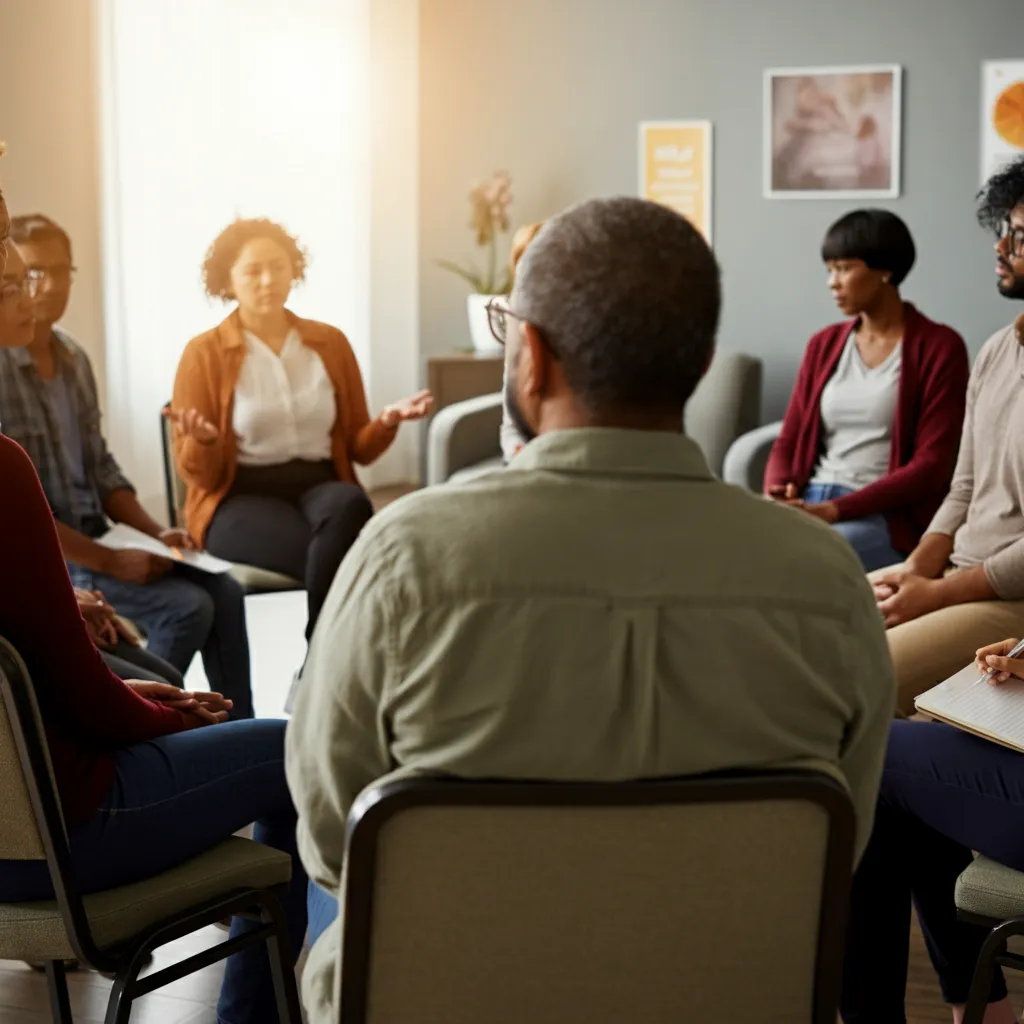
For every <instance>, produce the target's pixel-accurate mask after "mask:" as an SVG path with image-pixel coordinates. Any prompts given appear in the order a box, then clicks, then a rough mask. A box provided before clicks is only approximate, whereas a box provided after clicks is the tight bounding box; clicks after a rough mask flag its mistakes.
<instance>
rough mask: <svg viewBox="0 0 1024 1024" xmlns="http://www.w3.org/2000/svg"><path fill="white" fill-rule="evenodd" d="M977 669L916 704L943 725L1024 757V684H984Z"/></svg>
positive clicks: (970, 668)
mask: <svg viewBox="0 0 1024 1024" xmlns="http://www.w3.org/2000/svg"><path fill="white" fill-rule="evenodd" d="M980 680H981V675H980V673H979V672H978V669H977V667H976V666H975V665H968V666H967V668H965V669H962V670H961V671H960V672H957V674H956V675H955V676H950V677H949V679H947V680H946V681H945V682H944V683H939V685H938V686H935V687H933V688H932V689H930V690H928V691H927V692H925V693H922V694H921V696H920V697H918V698H917V700H915V701H914V707H916V708H917V710H918V711H920V712H922V713H923V714H926V715H928V716H929V717H931V718H935V719H937V720H938V721H940V722H948V723H949V724H950V725H955V726H957V727H958V728H960V729H963V730H964V731H965V732H971V733H974V734H975V735H976V736H983V737H984V738H985V739H987V740H992V741H994V742H995V743H1001V744H1002V745H1003V746H1004V747H1010V748H1012V749H1013V750H1019V751H1021V752H1022V753H1024V681H1021V680H1019V679H1010V680H1008V681H1007V682H1005V683H1000V684H999V685H998V686H993V685H992V683H989V682H982V681H980Z"/></svg>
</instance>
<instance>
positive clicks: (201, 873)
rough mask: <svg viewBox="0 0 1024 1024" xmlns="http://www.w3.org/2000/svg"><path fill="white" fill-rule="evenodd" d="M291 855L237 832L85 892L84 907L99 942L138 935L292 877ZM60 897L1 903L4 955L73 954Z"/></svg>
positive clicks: (47, 957) (6, 957) (25, 957)
mask: <svg viewBox="0 0 1024 1024" xmlns="http://www.w3.org/2000/svg"><path fill="white" fill-rule="evenodd" d="M291 873H292V864H291V858H290V857H289V856H288V854H286V853H282V852H281V851H280V850H275V849H273V848H272V847H269V846H264V845H263V844H262V843H257V842H254V841H253V840H251V839H242V838H241V837H239V836H232V837H231V838H230V839H227V840H225V841H224V842H223V843H221V844H220V845H219V846H215V847H214V848H213V849H211V850H207V851H205V852H204V853H201V854H200V855H199V856H198V857H193V858H192V860H189V861H186V862H185V863H184V864H179V865H178V866H177V867H175V868H171V870H170V871H165V872H164V873H163V874H162V875H157V876H156V877H155V878H147V879H145V880H144V881H142V882H135V883H134V884H132V885H125V886H122V887H120V888H118V889H108V890H107V891H106V892H97V893H93V894H92V895H91V896H86V897H85V911H86V914H87V915H88V917H89V923H90V925H91V926H92V930H93V936H94V938H95V939H96V943H97V945H99V946H100V947H107V946H113V945H116V944H118V943H120V942H125V941H127V940H128V939H131V938H133V937H134V936H136V935H138V934H139V933H140V932H142V931H144V930H145V929H146V928H148V927H149V926H151V925H153V924H156V923H157V922H159V921H162V920H163V919H164V918H166V917H169V916H170V915H172V914H176V913H181V911H183V910H185V909H186V908H188V907H189V906H190V905H193V906H199V905H200V904H202V903H205V902H207V901H208V900H213V899H216V898H217V897H219V896H227V895H228V894H229V893H231V892H233V891H234V890H237V889H269V888H272V887H274V886H278V885H283V884H285V883H286V882H288V880H289V879H290V878H291ZM74 955H75V954H74V951H73V950H72V949H71V943H70V942H69V941H68V937H67V933H66V932H65V930H64V922H63V919H62V918H61V916H60V910H59V908H58V907H57V903H56V901H55V900H46V901H41V902H36V903H0V960H56V959H68V958H70V957H73V956H74Z"/></svg>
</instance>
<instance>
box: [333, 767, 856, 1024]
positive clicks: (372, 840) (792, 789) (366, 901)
mask: <svg viewBox="0 0 1024 1024" xmlns="http://www.w3.org/2000/svg"><path fill="white" fill-rule="evenodd" d="M777 800H793V801H801V802H807V803H811V804H815V805H817V806H819V807H821V808H822V809H824V810H825V811H826V813H827V814H828V820H829V832H828V841H827V848H826V854H825V872H824V878H823V880H822V900H821V913H820V917H819V921H818V952H817V960H816V964H815V984H814V1012H813V1016H812V1018H811V1022H812V1024H835V1021H836V1014H837V1008H838V1005H839V997H840V992H841V988H842V969H843V949H844V940H845V930H846V917H847V911H848V902H849V892H850V877H851V871H852V866H853V845H854V836H855V820H854V811H853V806H852V804H851V802H850V798H849V796H848V795H847V793H846V792H845V790H844V789H843V788H842V786H840V785H839V783H837V782H836V781H835V780H834V779H832V778H830V777H829V776H827V775H823V774H821V773H818V772H810V771H786V772H757V773H750V772H742V773H740V772H724V773H718V774H714V775H706V776H698V777H692V778H682V779H658V780H649V781H639V782H613V783H589V782H565V783H563V782H520V781H460V780H455V779H452V778H450V777H446V778H436V777H417V778H413V779H403V780H397V781H394V782H389V783H385V784H384V785H381V786H374V787H372V788H371V789H368V790H366V791H364V792H363V794H362V795H361V796H360V797H359V799H357V800H356V802H355V804H354V806H353V807H352V810H351V812H350V814H349V817H348V822H347V826H346V872H347V875H346V885H345V895H344V904H343V905H344V920H343V922H342V939H341V948H342V953H341V1005H340V1008H339V1020H340V1024H365V1022H366V1020H367V1011H368V1007H367V1000H368V993H369V979H370V970H371V967H372V964H371V941H372V937H373V898H374V886H375V874H376V865H377V843H378V840H379V837H380V833H381V830H382V828H383V827H384V825H385V824H387V822H388V821H390V820H391V819H392V818H394V817H395V816H396V815H399V814H401V813H402V812H403V811H406V810H409V809H411V808H423V807H452V806H476V807H628V806H650V805H653V804H701V803H733V802H737V801H745V802H750V801H777Z"/></svg>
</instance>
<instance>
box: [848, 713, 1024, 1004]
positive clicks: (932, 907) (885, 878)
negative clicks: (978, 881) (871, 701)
mask: <svg viewBox="0 0 1024 1024" xmlns="http://www.w3.org/2000/svg"><path fill="white" fill-rule="evenodd" d="M972 849H973V850H978V851H979V852H981V853H984V854H986V855H987V856H989V857H991V858H992V859H993V860H996V861H998V862H999V863H1000V864H1005V865H1007V866H1008V867H1012V868H1015V869H1016V870H1018V871H1021V870H1024V754H1018V753H1016V752H1015V751H1013V750H1008V749H1007V748H1006V747H1001V746H998V745H996V744H995V743H989V742H988V741H987V740H983V739H979V738H978V737H976V736H970V735H968V734H967V733H965V732H961V731H960V730H959V729H955V728H953V726H951V725H937V724H934V723H930V722H929V723H925V722H910V721H905V720H902V721H895V722H893V723H892V732H891V733H890V735H889V748H888V751H887V752H886V758H885V771H884V772H883V774H882V788H881V792H880V793H879V797H878V808H877V811H876V814H875V827H874V830H873V832H872V834H871V841H870V842H869V843H868V847H867V850H866V851H865V852H864V857H863V858H862V860H861V862H860V865H859V866H858V868H857V873H856V875H855V877H854V882H853V894H852V899H851V906H850V926H849V929H848V931H847V937H846V970H845V975H844V978H843V999H842V1006H841V1009H842V1016H843V1021H844V1024H861V1022H870V1024H904V1021H906V1015H905V1013H904V1009H903V1001H904V995H905V991H906V987H907V958H908V956H909V945H910V904H911V900H913V903H914V906H915V907H916V908H917V918H918V921H919V922H920V924H921V931H922V932H923V934H924V939H925V944H926V945H927V947H928V954H929V956H930V958H931V961H932V966H933V967H934V968H935V971H936V973H937V974H938V976H939V985H940V987H941V988H942V995H943V998H944V999H945V1000H946V1002H947V1003H965V1002H967V994H968V992H969V990H970V985H971V978H972V977H973V975H974V966H975V963H976V962H977V959H978V953H979V952H980V950H981V946H982V943H983V942H984V941H985V938H986V937H987V935H988V929H987V928H981V927H978V926H976V925H972V924H966V923H964V922H963V921H958V920H957V916H956V906H955V904H954V902H953V889H954V886H955V884H956V879H957V876H958V875H959V874H960V872H961V871H963V870H964V868H966V867H967V866H968V865H969V864H970V863H971V850H972ZM1005 995H1006V985H1005V983H1004V982H1003V977H1002V973H1001V972H999V971H996V974H995V977H994V979H993V982H992V987H991V989H990V991H989V1000H990V1001H991V1002H995V1001H996V1000H999V999H1002V998H1003V997H1004V996H1005Z"/></svg>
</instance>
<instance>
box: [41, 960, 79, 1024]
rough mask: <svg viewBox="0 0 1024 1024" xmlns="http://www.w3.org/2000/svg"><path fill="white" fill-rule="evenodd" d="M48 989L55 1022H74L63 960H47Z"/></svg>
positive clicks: (68, 1023)
mask: <svg viewBox="0 0 1024 1024" xmlns="http://www.w3.org/2000/svg"><path fill="white" fill-rule="evenodd" d="M46 990H47V992H48V993H49V996H50V1011H51V1012H52V1013H53V1019H54V1022H55V1024H74V1019H73V1018H72V1016H71V999H70V997H69V996H68V979H67V974H66V972H65V970H64V961H63V960H47V961H46Z"/></svg>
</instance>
